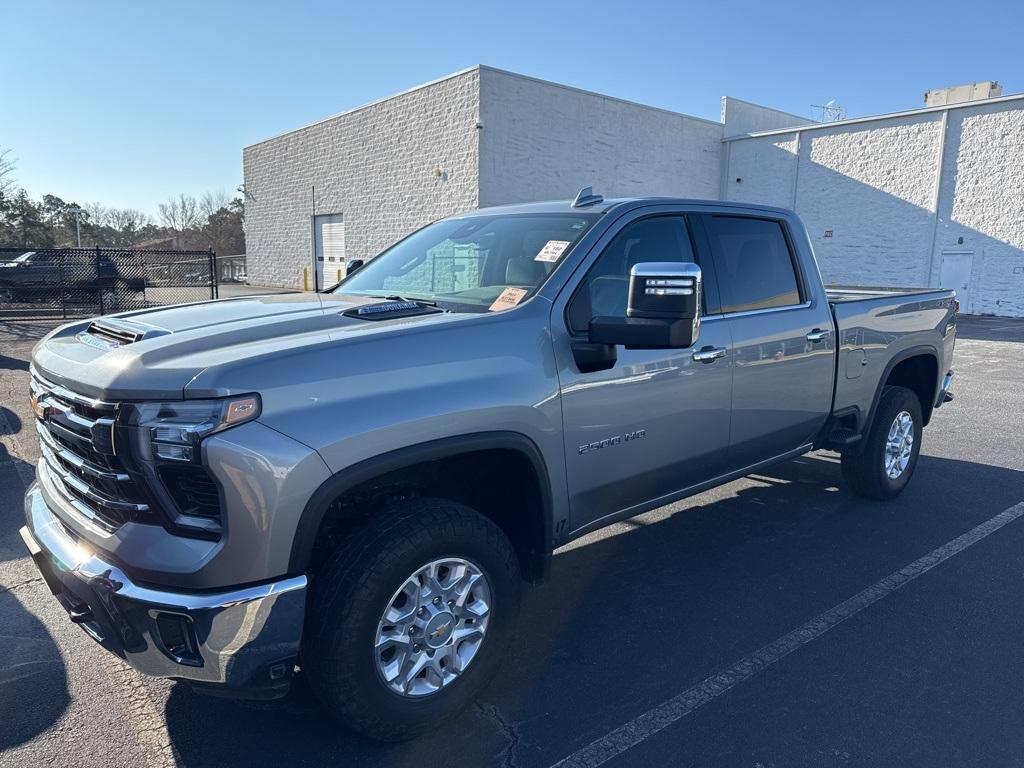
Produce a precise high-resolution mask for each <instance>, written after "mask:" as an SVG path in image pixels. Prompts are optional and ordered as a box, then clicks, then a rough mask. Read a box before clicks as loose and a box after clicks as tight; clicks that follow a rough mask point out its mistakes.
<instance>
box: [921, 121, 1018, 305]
mask: <svg viewBox="0 0 1024 768" xmlns="http://www.w3.org/2000/svg"><path fill="white" fill-rule="evenodd" d="M946 136H947V142H946V154H945V158H944V168H943V174H942V194H941V198H940V203H939V222H938V228H937V230H936V233H935V259H934V271H933V273H932V274H933V278H934V279H935V280H936V281H937V280H938V276H939V272H940V269H941V264H942V252H943V251H944V250H968V251H974V260H973V270H972V274H971V306H970V307H969V308H967V307H965V309H969V310H970V311H971V312H974V313H976V314H992V315H1005V316H1016V317H1024V105H1022V104H1021V102H1009V103H1006V102H1003V103H996V104H990V105H979V106H976V107H969V108H962V109H956V110H951V111H950V112H949V122H948V124H947V127H946ZM961 239H962V241H961Z"/></svg>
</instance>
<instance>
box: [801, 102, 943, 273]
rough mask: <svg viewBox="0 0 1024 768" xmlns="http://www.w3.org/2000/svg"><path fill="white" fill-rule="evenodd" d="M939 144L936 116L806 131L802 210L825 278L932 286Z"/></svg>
mask: <svg viewBox="0 0 1024 768" xmlns="http://www.w3.org/2000/svg"><path fill="white" fill-rule="evenodd" d="M940 139H941V131H940V121H939V118H938V117H937V116H936V115H931V116H929V118H928V119H927V120H921V119H920V118H916V119H914V118H900V119H895V120H886V121H879V122H877V123H875V122H873V123H870V124H860V125H851V126H849V127H846V128H843V127H837V128H835V129H831V130H829V131H806V132H804V133H802V134H801V138H800V171H799V178H798V179H797V195H796V210H797V212H798V213H799V214H800V215H801V217H803V220H804V223H805V224H806V225H807V228H808V232H809V233H810V236H811V243H812V244H813V245H814V251H815V254H816V255H817V257H818V263H819V266H820V267H821V271H822V274H823V275H824V277H825V279H826V281H829V282H837V283H863V284H868V285H893V286H898V285H905V286H916V285H927V284H928V264H929V260H930V244H931V232H932V226H933V222H932V215H931V206H932V200H933V197H934V194H935V176H936V165H937V163H938V151H939V142H940ZM826 230H831V232H832V236H831V237H826V236H825V233H826Z"/></svg>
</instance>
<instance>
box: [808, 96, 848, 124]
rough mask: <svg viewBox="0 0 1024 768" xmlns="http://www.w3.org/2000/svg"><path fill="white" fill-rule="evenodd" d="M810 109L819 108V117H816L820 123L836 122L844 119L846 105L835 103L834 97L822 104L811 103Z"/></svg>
mask: <svg viewBox="0 0 1024 768" xmlns="http://www.w3.org/2000/svg"><path fill="white" fill-rule="evenodd" d="M811 109H815V110H817V109H820V110H821V113H820V114H821V117H820V118H819V119H818V122H821V123H838V122H839V121H840V120H845V119H846V107H844V106H842V105H841V104H837V103H836V100H835V99H829V100H828V101H827V102H826V103H824V104H811Z"/></svg>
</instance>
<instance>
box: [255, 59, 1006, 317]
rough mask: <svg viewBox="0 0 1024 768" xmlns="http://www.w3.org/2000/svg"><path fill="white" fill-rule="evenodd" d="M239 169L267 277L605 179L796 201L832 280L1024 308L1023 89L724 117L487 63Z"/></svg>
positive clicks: (996, 308)
mask: <svg viewBox="0 0 1024 768" xmlns="http://www.w3.org/2000/svg"><path fill="white" fill-rule="evenodd" d="M975 90H976V89H975ZM996 92H997V91H996ZM243 165H244V173H245V190H246V203H247V205H246V244H247V251H248V273H249V278H250V281H251V282H253V283H254V284H258V285H269V286H288V287H301V286H302V285H303V269H304V268H305V269H307V270H309V277H308V280H309V286H310V287H313V283H314V280H315V281H316V283H317V284H318V285H321V286H322V285H323V284H325V283H326V284H331V283H333V282H335V280H336V279H337V276H338V274H339V272H340V273H341V274H344V262H345V260H346V259H355V258H368V257H371V256H373V255H375V254H376V253H378V252H379V251H380V250H381V249H383V248H384V247H385V246H387V245H388V244H389V243H391V242H393V241H394V240H396V239H398V238H399V237H401V236H403V235H405V234H407V233H408V232H410V231H411V230H413V229H415V228H416V227H418V226H421V225H422V224H425V223H427V222H429V221H431V220H433V219H436V218H439V217H441V216H444V215H448V214H451V213H455V212H458V211H462V210H468V209H471V208H476V207H481V206H488V205H500V204H503V203H516V202H524V201H530V200H542V199H551V198H566V197H571V196H572V195H574V194H575V193H576V191H577V190H578V189H579V187H581V186H584V185H593V186H594V188H595V190H597V191H599V192H601V193H602V194H604V195H605V196H606V197H610V196H622V195H659V194H664V195H678V196H684V197H699V198H713V199H717V198H725V199H736V200H743V201H754V202H762V203H768V204H772V205H779V206H783V207H787V208H795V209H796V210H797V211H798V212H799V213H800V214H801V215H802V216H803V217H804V220H805V221H806V222H807V225H808V229H809V231H810V235H811V240H812V243H813V244H814V247H815V251H816V253H817V255H818V259H819V262H820V264H821V269H822V273H823V275H824V277H825V279H826V281H828V282H846V283H863V284H870V285H939V284H942V285H948V286H950V287H956V288H957V289H958V291H960V294H961V297H962V299H963V302H962V303H963V304H964V310H965V311H970V312H974V313H979V314H996V315H1008V316H1024V96H1009V97H1001V98H989V99H985V100H980V101H971V102H965V103H956V104H945V105H943V106H940V107H934V108H929V109H919V110H914V111H911V112H905V113H900V114H896V115H882V116H878V117H870V118H862V119H856V120H846V121H843V122H833V123H820V124H819V123H815V122H813V121H810V120H807V119H805V118H801V117H799V116H796V115H791V114H788V113H785V112H780V111H778V110H773V109H768V108H766V107H762V106H759V105H756V104H751V103H749V102H745V101H742V100H738V99H733V98H723V100H722V119H721V121H720V122H711V121H707V120H702V119H700V118H695V117H690V116H687V115H681V114H677V113H673V112H667V111H665V110H661V109H656V108H653V107H647V106H644V105H640V104H635V103H632V102H627V101H623V100H621V99H614V98H610V97H607V96H602V95H600V94H595V93H590V92H586V91H580V90H578V89H574V88H568V87H566V86H561V85H556V84H553V83H547V82H543V81H539V80H535V79H533V78H528V77H523V76H521V75H516V74H513V73H509V72H503V71H500V70H495V69H491V68H489V67H482V66H481V67H474V68H472V69H469V70H466V71H463V72H459V73H456V74H454V75H451V76H450V77H447V78H443V79H442V80H438V81H436V82H433V83H429V84H427V85H424V86H420V87H419V88H415V89H413V90H411V91H407V92H405V93H403V94H399V95H398V96H394V97H392V98H389V99H385V100H383V101H380V102H377V103H374V104H371V105H368V106H366V107H361V108H359V109H355V110H352V111H350V112H346V113H344V114H342V115H338V116H337V117H333V118H329V119H327V120H324V121H322V122H319V123H315V124H313V125H311V126H307V127H305V128H300V129H298V130H295V131H292V132H289V133H286V134H284V135H282V136H278V137H275V138H272V139H268V140H266V141H263V142H260V143H258V144H254V145H252V146H250V147H246V148H245V150H244V151H243ZM313 264H317V265H319V267H320V275H319V276H317V277H314V273H313V270H312V265H313Z"/></svg>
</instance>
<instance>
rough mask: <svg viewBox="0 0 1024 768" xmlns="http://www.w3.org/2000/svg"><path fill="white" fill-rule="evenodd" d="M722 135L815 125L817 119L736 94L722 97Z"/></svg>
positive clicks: (728, 135) (726, 136) (737, 134)
mask: <svg viewBox="0 0 1024 768" xmlns="http://www.w3.org/2000/svg"><path fill="white" fill-rule="evenodd" d="M721 115H722V125H723V129H722V135H723V136H725V138H729V137H730V136H739V135H741V134H744V133H753V132H755V131H775V130H778V129H780V128H795V127H797V126H800V125H814V124H815V122H816V121H814V120H811V119H810V118H807V117H801V116H800V115H794V114H791V113H789V112H783V111H781V110H778V109H772V108H771V107H763V106H761V105H760V104H754V103H752V102H749V101H744V100H743V99H737V98H736V97H735V96H723V97H722V110H721Z"/></svg>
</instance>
